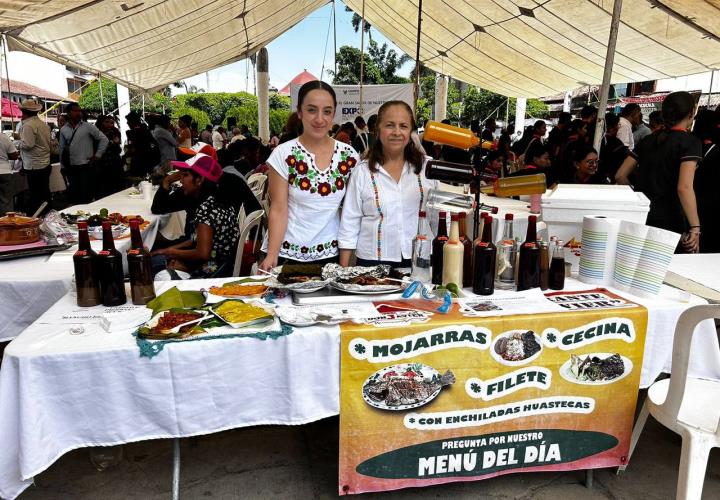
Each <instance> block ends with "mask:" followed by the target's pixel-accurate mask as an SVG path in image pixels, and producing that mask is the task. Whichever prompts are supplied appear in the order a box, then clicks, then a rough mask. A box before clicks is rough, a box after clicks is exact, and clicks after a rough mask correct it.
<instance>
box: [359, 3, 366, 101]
mask: <svg viewBox="0 0 720 500" xmlns="http://www.w3.org/2000/svg"><path fill="white" fill-rule="evenodd" d="M360 17H361V19H360V114H361V115H362V114H363V111H364V109H363V108H365V106H363V104H364V103H363V78H364V77H365V75H364V73H365V0H363V3H362V13H361V15H360Z"/></svg>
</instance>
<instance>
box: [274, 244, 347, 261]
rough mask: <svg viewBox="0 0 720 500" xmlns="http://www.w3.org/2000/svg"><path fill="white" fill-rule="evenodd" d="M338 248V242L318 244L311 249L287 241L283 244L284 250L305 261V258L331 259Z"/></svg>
mask: <svg viewBox="0 0 720 500" xmlns="http://www.w3.org/2000/svg"><path fill="white" fill-rule="evenodd" d="M337 246H338V242H337V240H332V241H326V242H325V243H318V244H317V245H313V246H311V247H307V246H304V245H302V246H301V245H298V244H296V243H291V242H289V241H287V240H285V241H283V242H282V249H283V250H285V251H286V252H287V253H289V254H295V255H297V256H298V257H300V259H301V260H303V258H305V257H306V256H312V257H313V258H316V259H317V258H319V257H325V256H328V257H330V256H332V255H334V253H333V249H335V248H337ZM298 254H299V255H298Z"/></svg>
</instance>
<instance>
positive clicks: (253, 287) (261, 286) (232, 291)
mask: <svg viewBox="0 0 720 500" xmlns="http://www.w3.org/2000/svg"><path fill="white" fill-rule="evenodd" d="M267 289H268V286H267V285H266V284H265V283H264V282H259V281H250V282H245V283H237V282H231V283H225V284H224V285H222V286H211V287H210V290H209V292H210V293H211V294H213V295H217V296H218V297H224V298H226V299H252V298H258V297H262V295H263V294H264V293H265V292H266V291H267Z"/></svg>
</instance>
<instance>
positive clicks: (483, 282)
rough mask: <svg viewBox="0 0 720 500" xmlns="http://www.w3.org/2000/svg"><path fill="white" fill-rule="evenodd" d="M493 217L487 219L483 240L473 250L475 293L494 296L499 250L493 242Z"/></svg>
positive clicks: (473, 283) (473, 284)
mask: <svg viewBox="0 0 720 500" xmlns="http://www.w3.org/2000/svg"><path fill="white" fill-rule="evenodd" d="M492 222H493V220H492V217H490V216H488V217H486V218H485V222H484V224H483V232H482V238H481V240H480V241H479V242H478V243H476V245H475V248H474V249H473V280H472V287H473V293H475V294H477V295H492V294H493V292H495V260H496V257H497V249H496V247H495V245H494V244H493V242H492Z"/></svg>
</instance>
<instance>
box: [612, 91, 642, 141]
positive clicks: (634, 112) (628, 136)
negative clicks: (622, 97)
mask: <svg viewBox="0 0 720 500" xmlns="http://www.w3.org/2000/svg"><path fill="white" fill-rule="evenodd" d="M641 121H642V111H641V110H640V105H638V104H636V103H634V102H631V103H628V104H626V105H625V107H624V108H623V109H622V111H620V128H619V129H618V133H617V138H618V139H620V140H621V141H622V143H623V144H625V145H626V146H627V147H628V149H629V150H630V151H632V150H633V149H635V141H634V140H633V126H635V125H639V124H640V122H641Z"/></svg>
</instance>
